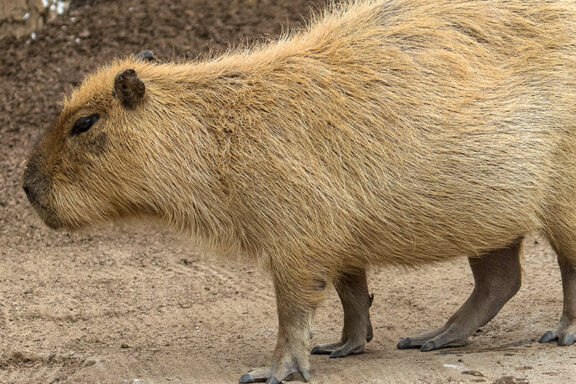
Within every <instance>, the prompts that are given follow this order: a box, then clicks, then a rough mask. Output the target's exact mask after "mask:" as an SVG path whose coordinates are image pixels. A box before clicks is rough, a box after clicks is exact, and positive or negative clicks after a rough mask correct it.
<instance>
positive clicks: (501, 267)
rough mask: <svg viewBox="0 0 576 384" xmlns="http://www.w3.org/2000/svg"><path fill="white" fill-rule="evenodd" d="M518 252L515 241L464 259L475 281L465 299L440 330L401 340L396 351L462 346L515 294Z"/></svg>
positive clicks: (519, 269) (519, 242) (518, 284)
mask: <svg viewBox="0 0 576 384" xmlns="http://www.w3.org/2000/svg"><path fill="white" fill-rule="evenodd" d="M520 251H521V241H518V242H517V243H515V244H514V245H513V246H511V247H509V248H504V249H498V250H494V251H492V252H490V253H488V254H487V255H486V256H484V257H481V258H470V259H468V261H469V262H470V267H471V268H472V273H473V275H474V282H475V287H474V291H473V292H472V294H471V295H470V297H469V298H468V300H466V302H465V303H464V304H463V305H462V307H460V309H459V310H458V311H457V312H456V313H455V314H454V315H453V316H452V317H451V318H450V320H448V322H447V323H446V324H445V325H444V326H443V327H441V328H439V329H437V330H435V331H432V332H427V333H424V334H421V335H418V336H416V337H407V338H404V339H402V340H400V342H399V343H398V348H399V349H405V348H420V350H421V351H424V352H425V351H431V350H433V349H437V348H442V347H448V346H457V345H463V344H466V343H467V339H468V336H470V335H471V334H472V333H474V332H475V331H476V329H478V328H479V327H481V326H483V325H484V324H486V323H488V322H489V321H490V320H491V319H492V318H493V317H494V316H496V314H497V313H498V312H499V311H500V308H502V306H503V305H504V304H506V302H507V301H508V300H510V298H512V296H514V295H515V294H516V292H518V289H519V288H520V284H521V268H520V260H519V259H520Z"/></svg>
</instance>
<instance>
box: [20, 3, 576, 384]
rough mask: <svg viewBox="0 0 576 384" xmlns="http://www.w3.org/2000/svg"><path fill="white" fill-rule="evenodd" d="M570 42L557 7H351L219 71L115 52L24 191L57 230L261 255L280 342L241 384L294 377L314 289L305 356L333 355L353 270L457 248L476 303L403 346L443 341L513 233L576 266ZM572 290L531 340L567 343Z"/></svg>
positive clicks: (362, 304)
mask: <svg viewBox="0 0 576 384" xmlns="http://www.w3.org/2000/svg"><path fill="white" fill-rule="evenodd" d="M575 42H576V4H575V3H573V2H570V1H565V2H563V1H557V2H547V1H534V0H532V1H520V0H518V1H501V2H500V1H490V2H486V1H462V0H457V1H444V0H442V1H432V2H429V1H425V0H387V1H385V0H373V1H370V0H365V1H349V2H345V3H344V4H341V5H338V6H332V7H331V9H330V10H329V11H327V12H326V13H325V14H324V15H323V16H321V17H318V18H316V20H314V21H313V22H312V23H311V25H310V26H309V27H307V28H306V29H304V30H302V31H298V32H294V33H292V34H290V35H287V36H285V37H283V38H280V39H279V40H277V41H273V42H268V43H265V44H261V45H260V46H257V47H254V48H251V49H243V50H240V49H239V50H235V51H232V52H229V53H227V54H225V55H223V56H221V57H218V58H216V59H211V60H203V61H196V62H185V63H166V64H162V63H156V62H153V61H149V60H148V58H149V57H144V58H143V57H131V58H128V59H122V60H118V61H115V62H114V63H112V64H110V65H108V66H106V67H103V68H101V69H100V70H98V71H97V72H96V73H94V74H92V75H90V76H89V77H87V78H86V79H85V80H84V82H83V83H82V85H81V86H80V87H79V88H78V89H76V90H74V91H73V92H72V94H71V96H70V97H69V98H67V99H66V100H65V103H64V108H63V111H62V113H61V115H60V117H59V118H58V120H57V121H56V123H55V124H54V126H53V127H52V128H51V129H50V130H49V131H48V132H47V134H46V135H45V136H44V137H43V138H42V139H41V140H40V142H39V143H38V144H37V146H36V148H35V149H34V150H33V152H32V154H31V156H30V158H29V162H28V165H27V168H26V171H25V177H24V178H25V181H24V184H25V190H26V192H27V194H28V197H29V199H30V201H31V202H32V204H33V206H34V207H35V208H36V210H37V211H38V213H39V214H40V216H41V217H42V218H43V219H44V220H45V222H46V223H47V224H48V225H50V226H52V227H55V228H60V227H64V228H70V229H74V228H79V227H82V226H85V225H88V224H93V223H95V222H100V221H103V220H109V219H115V218H119V217H124V216H151V217H157V218H160V219H162V220H164V221H165V222H166V223H168V224H169V225H170V226H171V227H173V228H175V229H176V230H177V231H180V232H184V233H186V234H187V235H189V236H190V237H191V238H193V239H195V240H196V241H198V243H200V244H202V245H203V246H207V247H211V248H214V249H217V250H219V251H222V252H226V253H228V254H230V253H233V254H242V255H246V256H249V257H256V258H259V259H260V260H264V261H265V264H266V265H267V266H268V267H269V269H270V271H271V273H272V276H273V279H274V282H275V289H276V294H277V298H278V311H279V321H280V333H279V338H278V344H277V347H276V350H275V352H274V355H273V359H272V364H271V366H270V367H268V368H264V369H260V370H256V371H252V372H250V373H248V374H246V375H244V376H243V377H242V379H241V381H242V382H252V381H257V380H266V379H267V380H268V382H269V383H276V382H279V381H281V380H282V379H284V378H285V377H286V376H287V375H289V374H290V373H293V372H300V373H301V374H302V376H303V377H304V379H307V378H308V376H309V371H308V370H309V365H308V357H307V349H306V348H307V342H308V328H309V324H310V321H311V318H312V313H313V311H314V308H315V307H316V306H317V304H318V303H319V302H320V300H321V299H322V296H323V294H324V292H323V290H324V286H325V285H326V282H334V283H335V286H336V288H337V290H338V293H339V294H340V297H341V299H342V303H343V306H344V312H345V324H344V331H343V336H342V340H341V341H340V342H339V343H335V344H331V345H329V346H318V347H316V348H315V349H314V351H313V352H315V353H332V354H333V355H341V356H345V355H347V354H352V353H361V352H362V351H363V350H364V343H365V341H366V340H369V339H370V338H371V326H370V320H369V316H368V307H369V306H370V304H371V299H369V298H368V293H367V292H368V291H367V286H366V280H365V268H366V267H367V266H368V265H371V264H397V265H408V266H413V265H419V264H423V263H429V262H434V261H440V260H443V259H450V258H454V257H461V256H466V257H469V258H471V259H470V263H471V266H472V269H473V272H474V277H475V280H476V285H477V289H476V290H475V293H473V297H472V298H471V299H472V300H469V301H475V300H476V302H475V304H474V305H472V304H470V303H468V302H467V303H466V304H465V305H464V306H463V307H462V308H461V310H460V311H459V312H457V314H456V315H455V316H454V317H453V319H451V321H449V322H448V323H447V324H446V325H445V326H444V327H442V328H441V329H439V330H436V331H433V332H430V333H427V334H425V335H423V336H421V337H416V338H407V339H404V340H403V341H402V342H401V343H400V345H399V347H415V346H417V347H421V346H422V348H423V349H424V350H429V349H432V348H434V347H441V346H443V345H448V344H451V343H454V342H456V341H458V340H459V339H462V338H463V339H465V338H466V336H468V335H469V334H470V332H473V330H472V331H470V332H469V330H468V328H475V327H477V326H478V325H482V324H483V323H485V322H487V321H488V320H490V318H491V317H492V316H494V315H495V314H496V313H497V311H498V310H499V308H500V307H501V306H502V305H503V304H504V303H505V302H506V300H508V299H509V297H511V296H512V295H513V294H514V293H515V292H516V290H517V288H518V286H519V281H520V280H519V279H520V268H519V264H518V255H519V253H520V248H521V246H520V244H521V241H522V238H523V237H524V236H525V235H526V234H527V233H529V232H532V231H536V230H540V231H542V232H543V233H545V234H546V235H547V236H548V237H549V238H550V240H551V242H552V244H553V245H554V247H555V249H556V251H557V252H558V255H559V260H560V261H561V262H560V264H561V267H562V271H563V277H564V278H565V281H569V280H571V279H572V278H573V277H574V276H576V274H574V271H573V270H574V268H573V264H572V261H573V260H576V237H574V234H575V233H576V232H575V230H576V164H575V163H576V137H575V136H576V130H574V124H575V122H576V101H575V95H576V44H575ZM572 238H574V240H572ZM575 262H576V261H575ZM563 263H564V264H563ZM504 267H505V268H504ZM503 269H505V271H504V272H502V270H503ZM495 287H496V288H497V289H496V291H497V292H499V293H494V288H495ZM566 287H568V288H566ZM483 289H484V291H483ZM488 290H490V291H491V293H490V294H487V293H486V292H488ZM567 291H568V293H567ZM572 291H574V289H572V286H571V285H570V284H568V283H566V284H565V302H567V303H568V307H569V308H568V310H567V309H566V308H565V310H564V313H563V319H562V323H561V327H560V328H559V329H558V330H557V331H553V332H552V333H550V332H549V333H547V335H548V337H547V340H546V341H549V340H551V339H558V338H559V339H560V340H559V342H561V341H563V342H564V343H565V344H571V343H569V341H570V340H567V339H566V337H568V336H566V335H572V334H573V327H572V325H573V324H574V322H573V320H574V319H573V318H574V317H576V316H573V315H576V298H575V297H574V296H575V295H574V294H571V292H572ZM482 292H484V293H482ZM475 294H476V295H477V296H474V295H475ZM494 297H496V298H497V300H496V299H494V300H493V298H494ZM477 301H480V302H481V304H478V303H477ZM570 303H572V304H570ZM467 304H468V306H467ZM478 307H481V309H478ZM565 307H566V305H565ZM573 309H574V310H573ZM484 312H487V313H489V315H485V314H484ZM492 312H494V313H492ZM572 312H574V313H572ZM459 314H460V315H459ZM486 317H487V318H486ZM450 327H452V328H450ZM454 328H456V329H457V331H459V332H460V333H461V335H459V336H460V337H459V339H456V338H453V339H447V338H446V337H447V336H446V331H447V330H448V331H449V332H448V333H450V334H453V333H454ZM456 333H458V332H456ZM545 336H546V335H545ZM431 339H433V341H434V342H433V343H432V344H430V343H428V344H426V342H427V341H429V340H431ZM572 342H573V340H572ZM425 344H426V345H427V347H424V346H423V345H425Z"/></svg>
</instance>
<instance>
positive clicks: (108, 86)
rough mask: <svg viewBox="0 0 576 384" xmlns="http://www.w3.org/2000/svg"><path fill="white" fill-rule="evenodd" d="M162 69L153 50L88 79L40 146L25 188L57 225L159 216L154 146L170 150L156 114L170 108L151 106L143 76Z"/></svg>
mask: <svg viewBox="0 0 576 384" xmlns="http://www.w3.org/2000/svg"><path fill="white" fill-rule="evenodd" d="M154 65H155V63H154V62H153V56H152V54H151V52H145V54H144V55H138V56H135V57H132V58H129V59H125V60H121V61H117V62H115V63H113V64H112V65H110V66H108V67H104V68H102V69H100V70H99V71H97V72H96V73H94V74H92V75H91V76H89V77H87V78H86V79H85V80H84V81H83V82H82V84H81V85H80V86H79V87H78V88H77V89H75V90H74V91H73V92H72V93H71V95H70V96H69V97H67V98H66V99H65V101H64V105H63V108H62V111H61V113H60V115H59V116H58V118H57V119H56V121H55V122H54V123H53V125H52V127H51V128H50V129H49V130H48V131H47V132H46V134H45V135H44V136H43V137H42V138H41V139H40V141H39V142H38V143H37V144H36V146H35V148H34V149H33V151H32V153H31V155H30V157H29V159H28V163H27V165H26V169H25V172H24V185H23V186H24V191H25V192H26V195H27V197H28V199H29V200H30V202H31V204H32V206H33V207H34V208H35V210H36V212H38V214H39V215H40V217H41V218H42V219H43V220H44V221H45V222H46V224H47V225H49V226H50V227H52V228H68V229H75V228H80V227H82V226H84V225H87V224H92V223H94V222H97V221H102V220H105V219H113V218H118V217H122V216H126V215H129V214H131V213H135V212H138V213H139V214H142V213H144V214H147V213H149V214H154V213H155V211H156V209H157V207H155V206H154V204H152V203H149V200H148V199H146V198H145V196H147V190H148V189H150V188H153V186H152V184H154V183H153V182H151V181H150V180H151V179H153V178H154V176H153V175H152V174H151V172H150V170H149V169H147V163H148V162H151V161H153V159H151V157H153V156H154V154H150V153H151V152H152V153H153V152H154V151H153V149H152V148H151V146H152V147H153V146H154V145H156V144H157V145H162V140H160V139H158V140H156V137H155V131H154V128H155V127H158V126H160V125H161V124H160V123H159V121H158V119H159V118H158V115H156V114H154V112H153V111H154V110H157V109H159V108H160V109H161V108H162V106H156V107H154V108H153V107H151V106H150V103H151V102H150V100H149V99H150V97H149V95H148V92H147V89H146V81H145V80H143V79H142V78H141V77H140V76H139V72H142V73H146V67H151V66H154ZM151 111H152V112H151ZM149 181H150V182H149ZM127 186H129V188H128V187H127Z"/></svg>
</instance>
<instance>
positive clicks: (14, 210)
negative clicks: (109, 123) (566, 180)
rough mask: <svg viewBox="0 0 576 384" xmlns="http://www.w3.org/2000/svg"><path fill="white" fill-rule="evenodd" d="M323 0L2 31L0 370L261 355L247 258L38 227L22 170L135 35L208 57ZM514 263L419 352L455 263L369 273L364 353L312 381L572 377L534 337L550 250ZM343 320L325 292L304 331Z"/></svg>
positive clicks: (163, 6) (542, 318) (66, 379)
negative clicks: (466, 313) (456, 341)
mask: <svg viewBox="0 0 576 384" xmlns="http://www.w3.org/2000/svg"><path fill="white" fill-rule="evenodd" d="M321 3H322V2H312V1H309V0H292V1H282V0H211V1H209V0H206V1H200V0H169V1H160V0H126V1H122V2H113V1H89V0H84V1H82V0H77V1H73V2H72V7H71V11H70V12H69V14H68V15H65V16H61V17H59V18H58V19H57V20H56V21H54V22H52V23H51V24H49V25H48V26H47V27H46V28H45V29H43V30H42V31H40V32H38V34H37V38H36V39H35V40H31V39H30V38H21V39H13V38H10V39H5V40H2V41H0V52H2V54H1V55H0V83H1V86H0V383H56V382H58V383H141V384H149V383H235V382H237V380H238V378H239V377H240V375H241V374H242V373H244V372H245V371H247V370H248V369H251V368H254V367H257V366H261V365H265V364H266V363H267V362H268V359H269V356H270V352H271V351H272V349H273V347H274V343H275V334H276V329H277V324H276V322H277V320H276V311H275V302H274V297H273V292H272V287H271V282H270V279H269V277H268V276H267V275H266V273H264V272H263V271H262V270H261V269H260V268H259V267H257V266H253V265H246V264H241V263H237V262H230V261H228V260H223V259H221V258H220V259H219V258H213V257H209V256H208V255H203V254H199V253H198V252H196V251H195V250H194V249H192V248H191V247H189V246H188V245H187V244H185V243H184V242H183V241H181V240H178V239H177V238H176V237H175V236H173V235H171V234H169V233H167V232H165V231H164V230H163V229H162V228H156V227H154V226H153V225H151V224H147V225H142V224H134V223H130V222H125V223H119V224H110V225H107V226H104V227H99V228H92V229H88V230H85V231H82V232H79V233H66V232H53V231H51V230H49V229H47V228H46V227H45V226H44V225H43V224H42V223H41V222H40V220H39V219H38V218H37V217H36V215H35V213H34V212H33V211H32V209H31V208H30V206H29V204H28V203H27V201H26V198H25V196H24V193H23V192H22V189H21V175H22V167H23V162H24V160H25V157H26V155H27V153H28V152H29V151H30V149H31V148H32V146H33V145H34V142H35V140H36V139H37V138H38V137H39V135H41V134H42V132H43V131H44V130H45V129H46V128H47V127H48V126H49V124H50V122H51V121H52V120H53V119H54V117H55V116H56V114H57V112H58V105H59V104H58V103H59V101H60V100H61V98H62V95H63V94H64V93H65V92H67V91H68V90H69V89H70V88H71V87H73V86H74V85H76V84H77V83H78V82H79V81H80V80H81V78H82V77H83V76H84V75H85V74H87V73H89V72H90V71H92V70H93V69H94V68H96V66H98V65H100V64H102V63H106V62H108V61H109V60H111V59H112V58H114V57H117V56H122V55H126V54H129V53H135V52H138V51H140V50H142V49H152V50H154V51H155V52H156V54H157V55H158V56H159V57H160V58H162V59H165V60H166V59H168V60H169V59H171V58H181V57H196V56H198V55H205V54H216V53H217V52H220V51H222V50H224V49H226V48H228V47H229V46H230V44H238V43H239V42H241V41H251V40H252V39H253V38H254V37H255V36H257V37H258V36H259V37H258V38H261V37H262V36H267V35H276V34H278V33H281V32H282V31H283V30H285V29H286V27H287V26H288V27H295V26H298V25H299V24H300V22H301V21H302V20H303V18H302V15H304V16H307V15H309V14H310V12H311V10H314V9H318V7H319V5H320V4H321ZM210 52H212V53H210ZM523 265H524V285H523V288H522V289H521V291H520V292H519V293H518V294H517V295H516V296H515V297H514V298H513V299H512V300H511V301H510V303H509V304H508V305H506V306H505V308H504V309H503V311H502V312H501V313H500V314H499V315H498V316H497V317H496V318H495V319H494V320H493V321H492V322H491V323H489V324H488V325H487V326H485V327H484V328H482V329H481V330H479V332H478V333H477V334H476V335H475V336H474V337H472V338H471V343H470V344H469V345H468V346H465V347H461V348H454V349H446V350H441V351H434V352H428V353H421V352H419V351H415V350H403V351H401V350H397V349H396V348H395V344H396V342H397V341H398V340H399V339H400V338H401V337H403V336H406V335H411V334H414V333H417V332H419V331H421V330H423V329H426V328H431V327H436V326H439V325H441V324H442V323H443V322H444V321H445V320H446V319H447V317H448V316H449V315H450V314H451V313H453V312H454V311H455V310H456V309H457V308H458V306H459V305H460V304H461V303H462V302H463V301H464V300H465V299H466V297H467V295H468V293H469V292H470V291H471V290H472V288H473V282H472V277H471V273H470V272H469V268H468V267H467V263H466V260H464V259H462V260H456V261H455V262H453V263H447V264H439V265H434V266H428V267H422V268H418V269H414V270H406V269H399V268H379V269H374V270H372V271H371V272H370V276H369V280H370V286H371V290H372V291H373V292H374V293H375V301H374V305H373V307H372V310H371V314H372V321H373V324H374V328H375V329H374V333H375V337H374V340H373V341H372V342H371V343H370V344H368V349H367V352H366V353H365V354H363V355H359V356H353V357H349V358H346V359H336V360H334V359H329V358H327V357H325V356H312V357H311V363H312V367H313V371H312V374H313V377H314V378H313V382H315V383H336V384H344V383H363V384H369V383H371V384H372V383H498V384H514V383H515V384H521V383H572V382H574V376H575V374H576V347H572V348H570V347H563V348H561V347H558V346H556V345H555V344H549V345H541V344H538V343H537V339H538V338H539V336H540V335H541V334H542V333H543V332H544V331H546V330H548V329H550V328H553V327H555V325H556V322H557V320H558V318H559V314H560V311H561V309H562V300H561V299H562V292H561V283H560V274H559V271H558V268H557V266H556V263H555V256H554V253H553V252H552V250H551V249H550V246H549V245H548V244H547V243H546V242H545V241H543V240H542V239H541V238H540V237H539V236H536V235H532V236H530V237H529V238H528V239H527V240H526V247H525V260H524V262H523ZM341 323H342V314H341V309H340V306H339V303H338V299H337V296H336V294H335V293H334V291H333V289H330V293H329V295H328V298H327V300H326V302H325V304H324V305H323V306H322V308H320V309H319V311H318V314H317V318H316V322H315V325H314V333H315V336H314V339H313V343H323V342H328V341H333V340H335V339H337V338H338V337H339V332H340V327H341Z"/></svg>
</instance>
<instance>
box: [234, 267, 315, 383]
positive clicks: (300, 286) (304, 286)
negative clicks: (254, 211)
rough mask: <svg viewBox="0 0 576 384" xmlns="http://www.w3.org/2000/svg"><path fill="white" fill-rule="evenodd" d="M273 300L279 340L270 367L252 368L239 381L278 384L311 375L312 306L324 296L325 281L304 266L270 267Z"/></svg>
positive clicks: (306, 377)
mask: <svg viewBox="0 0 576 384" xmlns="http://www.w3.org/2000/svg"><path fill="white" fill-rule="evenodd" d="M272 269H273V271H272V273H273V278H274V288H275V291H276V303H277V306H278V323H279V330H278V340H277V343H276V348H275V350H274V354H273V356H272V362H271V364H270V366H268V367H265V368H259V369H255V370H252V371H250V372H248V373H246V374H245V375H243V376H242V377H241V378H240V383H254V382H260V381H265V382H266V383H268V384H277V383H280V382H282V380H285V379H286V378H287V377H288V376H291V375H292V374H298V373H299V374H300V375H301V376H302V379H304V381H308V380H309V378H310V363H309V359H308V351H309V350H308V343H309V341H310V328H311V323H312V316H313V313H314V310H315V308H316V307H317V305H318V304H319V302H320V300H321V299H322V297H323V295H324V292H323V291H324V288H325V286H326V281H325V280H323V279H322V278H319V277H318V276H311V275H310V273H309V271H307V270H306V268H305V267H304V268H297V267H296V266H295V265H294V264H292V265H290V266H289V267H286V266H284V269H289V270H274V266H273V267H272Z"/></svg>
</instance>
